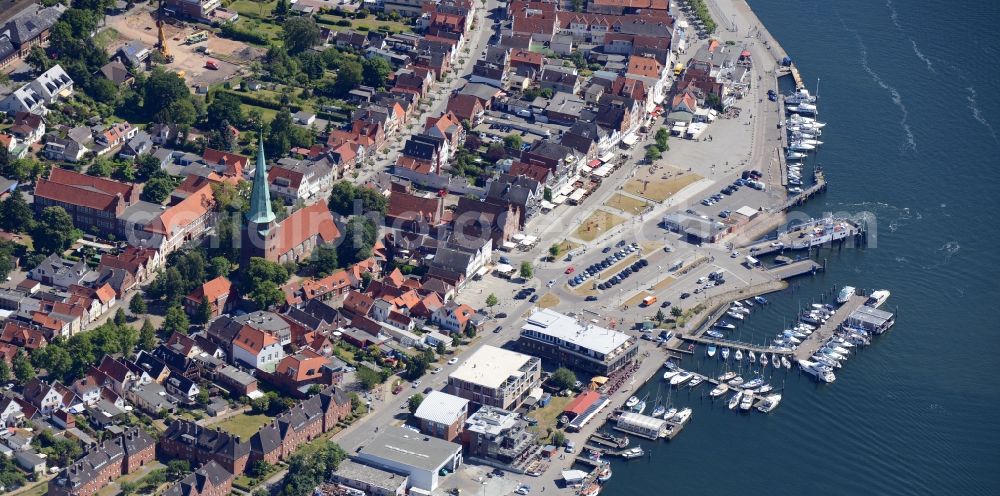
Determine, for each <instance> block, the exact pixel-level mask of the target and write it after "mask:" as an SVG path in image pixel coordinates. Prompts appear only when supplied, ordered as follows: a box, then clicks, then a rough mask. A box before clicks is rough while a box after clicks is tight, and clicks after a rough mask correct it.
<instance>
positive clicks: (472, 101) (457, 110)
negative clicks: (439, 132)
mask: <svg viewBox="0 0 1000 496" xmlns="http://www.w3.org/2000/svg"><path fill="white" fill-rule="evenodd" d="M447 111H448V112H453V113H454V114H455V115H456V116H457V117H458V118H460V119H468V120H470V121H471V120H472V119H473V118H474V117H475V116H476V114H477V113H479V112H482V111H483V104H482V103H481V102H480V101H479V98H477V97H476V96H474V95H466V94H459V95H455V96H453V97H451V99H450V100H448V107H447Z"/></svg>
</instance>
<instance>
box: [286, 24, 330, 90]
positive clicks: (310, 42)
mask: <svg viewBox="0 0 1000 496" xmlns="http://www.w3.org/2000/svg"><path fill="white" fill-rule="evenodd" d="M282 27H283V29H284V31H285V49H287V50H288V53H290V54H293V55H294V54H296V53H299V52H304V51H306V50H308V49H310V48H312V47H314V46H316V45H318V44H319V41H320V32H319V26H318V25H316V21H315V20H313V18H312V17H311V16H302V17H294V18H292V19H289V20H287V21H285V24H284V26H282ZM338 76H339V75H338Z"/></svg>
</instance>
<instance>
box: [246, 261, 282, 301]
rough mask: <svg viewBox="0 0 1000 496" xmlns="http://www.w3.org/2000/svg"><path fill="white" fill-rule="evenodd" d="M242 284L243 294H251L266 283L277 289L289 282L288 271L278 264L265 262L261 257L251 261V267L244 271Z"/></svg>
mask: <svg viewBox="0 0 1000 496" xmlns="http://www.w3.org/2000/svg"><path fill="white" fill-rule="evenodd" d="M244 272H245V273H244V274H243V275H242V279H241V282H242V283H243V288H242V289H243V292H244V293H245V294H249V293H251V292H253V291H254V289H256V288H257V287H259V286H261V285H262V284H264V283H265V282H270V283H272V284H274V286H275V287H277V286H279V285H281V284H284V283H285V281H287V280H288V270H287V269H285V268H284V267H283V266H281V265H280V264H278V263H275V262H272V261H270V260H265V259H263V258H260V257H253V258H251V259H250V265H249V266H248V267H247V268H246V270H245V271H244Z"/></svg>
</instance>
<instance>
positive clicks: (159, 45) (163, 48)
mask: <svg viewBox="0 0 1000 496" xmlns="http://www.w3.org/2000/svg"><path fill="white" fill-rule="evenodd" d="M156 40H157V41H156V49H157V50H158V51H159V52H160V55H162V56H163V59H164V60H166V61H167V63H168V64H169V63H170V62H173V61H174V56H173V55H171V54H170V49H168V48H167V35H165V34H164V33H163V0H160V3H159V6H158V7H157V8H156Z"/></svg>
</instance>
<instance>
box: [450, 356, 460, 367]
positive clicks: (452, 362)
mask: <svg viewBox="0 0 1000 496" xmlns="http://www.w3.org/2000/svg"><path fill="white" fill-rule="evenodd" d="M456 363H458V357H453V358H452V359H451V360H448V365H455V364H456Z"/></svg>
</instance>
